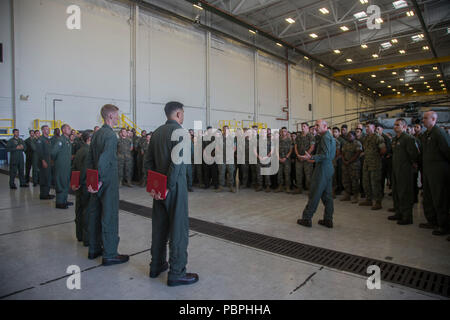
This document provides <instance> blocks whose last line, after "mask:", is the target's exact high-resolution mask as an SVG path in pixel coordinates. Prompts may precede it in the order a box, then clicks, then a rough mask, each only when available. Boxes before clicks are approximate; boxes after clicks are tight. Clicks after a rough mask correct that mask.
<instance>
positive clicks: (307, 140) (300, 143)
mask: <svg viewBox="0 0 450 320" xmlns="http://www.w3.org/2000/svg"><path fill="white" fill-rule="evenodd" d="M319 139H320V137H319ZM316 141H318V139H316V138H315V137H314V136H313V135H312V134H310V133H307V134H306V136H303V134H299V135H298V136H297V138H296V139H295V144H296V145H297V152H298V154H299V155H301V156H302V155H304V154H305V151H308V150H309V148H310V147H311V146H312V145H316ZM313 169H314V168H313V164H312V163H309V162H308V161H304V160H299V159H297V160H296V162H295V174H296V177H295V181H296V183H297V188H298V189H300V190H302V189H303V175H305V183H306V188H307V189H308V190H309V187H310V184H311V177H312V174H313Z"/></svg>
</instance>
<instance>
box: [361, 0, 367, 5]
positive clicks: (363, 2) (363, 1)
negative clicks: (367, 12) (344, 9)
mask: <svg viewBox="0 0 450 320" xmlns="http://www.w3.org/2000/svg"><path fill="white" fill-rule="evenodd" d="M359 2H361V4H365V3H368V2H369V0H359Z"/></svg>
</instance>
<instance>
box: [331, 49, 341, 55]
mask: <svg viewBox="0 0 450 320" xmlns="http://www.w3.org/2000/svg"><path fill="white" fill-rule="evenodd" d="M333 52H334V53H336V54H339V53H341V50H338V49H334V50H333Z"/></svg>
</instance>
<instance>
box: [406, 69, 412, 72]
mask: <svg viewBox="0 0 450 320" xmlns="http://www.w3.org/2000/svg"><path fill="white" fill-rule="evenodd" d="M405 72H406V73H411V72H413V70H412V69H406V70H405Z"/></svg>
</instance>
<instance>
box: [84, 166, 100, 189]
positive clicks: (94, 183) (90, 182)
mask: <svg viewBox="0 0 450 320" xmlns="http://www.w3.org/2000/svg"><path fill="white" fill-rule="evenodd" d="M89 186H91V187H92V189H93V190H94V191H98V171H97V170H92V169H87V172H86V188H88V189H89Z"/></svg>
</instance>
